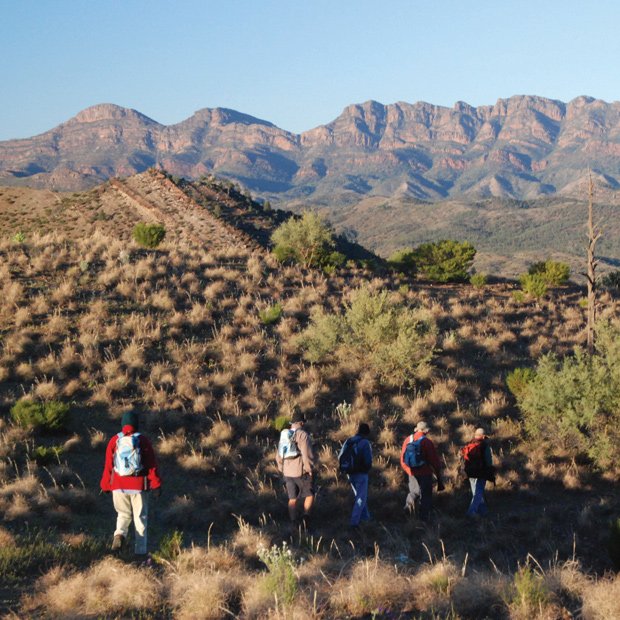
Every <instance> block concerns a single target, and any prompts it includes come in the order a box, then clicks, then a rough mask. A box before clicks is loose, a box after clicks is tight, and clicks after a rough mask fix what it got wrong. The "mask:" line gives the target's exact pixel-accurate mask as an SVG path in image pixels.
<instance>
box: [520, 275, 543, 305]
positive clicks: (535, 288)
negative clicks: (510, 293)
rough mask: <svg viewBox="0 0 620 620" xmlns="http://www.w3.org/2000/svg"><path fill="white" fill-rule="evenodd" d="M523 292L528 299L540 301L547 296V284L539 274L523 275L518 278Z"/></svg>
mask: <svg viewBox="0 0 620 620" xmlns="http://www.w3.org/2000/svg"><path fill="white" fill-rule="evenodd" d="M519 282H520V283H521V288H522V289H523V292H524V293H525V294H526V295H528V296H529V297H533V298H534V299H536V300H537V301H540V300H541V299H542V298H543V297H544V296H545V295H546V294H547V283H546V282H545V278H544V277H543V276H542V275H541V274H539V273H524V274H522V275H521V276H519Z"/></svg>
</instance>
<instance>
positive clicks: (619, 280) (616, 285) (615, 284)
mask: <svg viewBox="0 0 620 620" xmlns="http://www.w3.org/2000/svg"><path fill="white" fill-rule="evenodd" d="M601 284H602V285H603V286H604V287H605V288H608V289H613V290H616V291H617V290H620V269H617V270H616V271H612V272H610V273H608V274H607V275H606V276H605V277H604V278H603V279H602V281H601Z"/></svg>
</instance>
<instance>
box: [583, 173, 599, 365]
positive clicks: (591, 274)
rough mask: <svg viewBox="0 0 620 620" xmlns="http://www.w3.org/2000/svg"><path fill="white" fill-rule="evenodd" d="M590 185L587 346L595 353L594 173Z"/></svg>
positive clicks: (596, 231) (595, 235) (596, 238)
mask: <svg viewBox="0 0 620 620" xmlns="http://www.w3.org/2000/svg"><path fill="white" fill-rule="evenodd" d="M589 178H590V180H589V185H588V270H587V273H586V274H585V275H586V280H587V282H588V325H587V328H586V330H587V346H588V353H589V354H590V355H592V353H594V324H595V322H596V292H597V280H596V266H597V265H598V261H597V260H596V258H595V253H594V251H595V248H596V242H597V241H598V240H599V239H600V237H601V232H600V230H598V227H595V226H594V218H593V204H594V183H593V182H592V173H590V175H589Z"/></svg>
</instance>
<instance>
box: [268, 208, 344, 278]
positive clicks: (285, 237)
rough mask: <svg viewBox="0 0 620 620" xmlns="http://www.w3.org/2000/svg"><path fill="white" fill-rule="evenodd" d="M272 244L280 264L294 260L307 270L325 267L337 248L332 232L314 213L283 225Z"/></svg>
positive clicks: (293, 219)
mask: <svg viewBox="0 0 620 620" xmlns="http://www.w3.org/2000/svg"><path fill="white" fill-rule="evenodd" d="M271 241H272V242H273V245H274V254H275V255H276V257H277V258H278V260H283V259H284V260H288V259H292V260H294V261H295V262H298V263H299V264H300V265H302V266H303V267H318V266H321V265H322V264H323V263H324V262H325V261H326V260H328V257H329V255H330V253H331V251H332V248H333V247H334V238H333V235H332V231H331V228H330V227H329V226H328V225H327V224H326V223H325V222H323V220H322V219H321V218H320V217H319V216H318V215H317V214H316V213H312V212H310V211H304V212H303V213H302V215H301V217H299V218H295V217H291V218H290V219H288V220H287V221H286V222H284V223H282V224H280V226H278V228H276V230H275V231H274V232H273V234H272V235H271Z"/></svg>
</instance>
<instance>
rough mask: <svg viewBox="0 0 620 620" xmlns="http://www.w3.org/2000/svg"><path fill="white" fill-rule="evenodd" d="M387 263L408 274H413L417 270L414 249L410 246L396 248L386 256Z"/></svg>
mask: <svg viewBox="0 0 620 620" xmlns="http://www.w3.org/2000/svg"><path fill="white" fill-rule="evenodd" d="M387 262H388V265H389V266H390V267H392V268H393V269H395V270H396V271H399V272H401V273H404V274H407V275H408V276H415V274H416V273H417V271H418V267H417V264H416V256H415V251H414V250H413V249H412V248H403V249H402V250H397V251H396V252H394V253H393V254H392V255H391V256H390V257H389V258H388V261H387Z"/></svg>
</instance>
